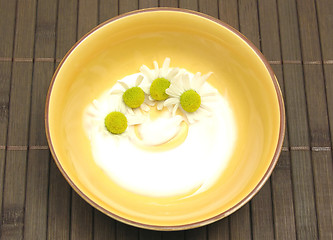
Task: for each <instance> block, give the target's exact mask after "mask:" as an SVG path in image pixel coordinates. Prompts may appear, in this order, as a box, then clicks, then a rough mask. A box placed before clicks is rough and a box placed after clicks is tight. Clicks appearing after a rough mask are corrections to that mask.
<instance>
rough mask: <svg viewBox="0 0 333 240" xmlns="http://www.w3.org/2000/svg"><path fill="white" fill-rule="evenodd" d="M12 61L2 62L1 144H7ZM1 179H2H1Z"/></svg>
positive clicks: (0, 63) (0, 101)
mask: <svg viewBox="0 0 333 240" xmlns="http://www.w3.org/2000/svg"><path fill="white" fill-rule="evenodd" d="M11 68H12V63H11V62H0V133H1V134H0V145H1V146H5V145H6V140H7V127H8V115H9V92H10V78H11ZM0 181H1V180H0Z"/></svg>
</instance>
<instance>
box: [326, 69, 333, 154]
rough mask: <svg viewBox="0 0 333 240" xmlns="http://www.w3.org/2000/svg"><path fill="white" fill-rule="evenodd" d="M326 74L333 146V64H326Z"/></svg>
mask: <svg viewBox="0 0 333 240" xmlns="http://www.w3.org/2000/svg"><path fill="white" fill-rule="evenodd" d="M324 74H325V82H326V94H327V105H328V115H329V123H330V130H331V147H332V148H333V107H332V106H333V64H330V65H327V64H325V65H324Z"/></svg>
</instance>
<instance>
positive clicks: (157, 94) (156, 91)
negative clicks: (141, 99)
mask: <svg viewBox="0 0 333 240" xmlns="http://www.w3.org/2000/svg"><path fill="white" fill-rule="evenodd" d="M169 86H170V82H169V80H167V79H165V78H156V79H155V80H154V81H153V82H152V84H151V85H150V95H151V97H152V98H153V99H155V100H157V101H162V100H165V99H167V98H168V97H169V96H168V94H166V93H165V90H166V89H167V88H168V87H169Z"/></svg>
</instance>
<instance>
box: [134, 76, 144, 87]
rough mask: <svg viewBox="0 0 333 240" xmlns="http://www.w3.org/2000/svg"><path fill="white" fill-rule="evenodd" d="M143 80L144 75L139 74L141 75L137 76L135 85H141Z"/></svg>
mask: <svg viewBox="0 0 333 240" xmlns="http://www.w3.org/2000/svg"><path fill="white" fill-rule="evenodd" d="M142 80H143V76H142V75H139V76H138V77H137V79H136V81H135V86H136V87H137V86H139V85H140V84H141V82H142Z"/></svg>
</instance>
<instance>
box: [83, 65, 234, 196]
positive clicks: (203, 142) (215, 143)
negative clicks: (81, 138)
mask: <svg viewBox="0 0 333 240" xmlns="http://www.w3.org/2000/svg"><path fill="white" fill-rule="evenodd" d="M183 71H185V70H183ZM189 74H191V73H189ZM192 75H193V74H192ZM137 76H138V74H133V75H129V76H127V77H125V78H124V79H122V81H125V82H129V83H131V82H133V81H135V79H136V78H137ZM204 87H205V88H207V89H208V90H212V91H217V90H216V89H215V88H214V87H213V86H212V85H210V84H209V83H205V86H204ZM114 88H116V87H113V89H110V90H108V91H107V92H105V93H104V94H102V95H101V96H99V97H98V98H97V99H96V100H97V101H98V102H99V103H100V104H101V105H106V104H108V103H109V102H110V101H112V96H110V94H109V92H110V91H112V90H114ZM209 105H210V106H209V107H210V108H211V109H213V111H212V114H211V116H207V117H205V118H202V119H200V121H196V122H194V123H191V124H189V123H188V122H186V121H185V119H184V118H183V116H182V115H181V114H176V115H175V116H174V115H173V114H171V113H169V112H168V111H161V113H160V114H159V116H158V117H157V118H152V117H151V116H150V115H149V114H146V115H145V117H146V121H144V122H143V123H141V124H139V125H137V126H136V127H133V126H132V127H130V128H129V129H128V131H130V132H131V133H132V134H130V135H129V137H112V136H110V134H108V133H107V131H103V130H101V128H98V127H93V126H92V125H91V124H87V123H89V122H90V118H91V116H90V115H89V114H84V117H83V120H84V122H85V124H84V126H85V131H86V133H87V135H88V136H89V138H90V142H91V150H92V154H93V157H94V160H95V162H96V164H97V165H98V166H100V167H101V168H102V169H103V170H104V171H105V173H106V174H107V175H108V176H109V177H110V178H111V179H112V180H113V181H115V182H116V183H117V184H119V185H121V186H122V187H124V188H126V189H128V190H129V191H133V192H136V193H138V194H142V195H148V196H153V197H167V196H177V195H181V196H186V195H187V196H189V195H192V194H197V193H200V192H202V191H205V190H207V189H208V188H209V187H210V186H212V185H213V184H214V182H215V181H216V180H217V178H218V177H219V176H220V175H221V173H222V171H223V170H224V168H225V167H226V165H227V164H228V161H229V159H230V156H231V154H232V153H233V149H234V144H235V141H236V131H237V129H236V124H235V120H234V116H233V112H232V109H231V108H230V106H229V104H228V101H227V100H226V99H225V98H224V97H223V96H222V95H221V94H217V96H216V99H215V100H214V101H212V102H210V103H209ZM89 107H91V106H88V107H87V109H89ZM184 126H185V127H187V131H186V133H187V136H186V138H185V140H184V141H182V142H180V143H179V144H178V145H176V146H175V147H173V148H171V149H167V150H157V151H154V147H155V146H161V145H163V144H166V143H167V142H169V141H170V140H172V139H174V138H176V137H177V136H178V135H179V134H184V131H181V130H182V129H183V128H184ZM144 146H147V147H149V148H145V147H144Z"/></svg>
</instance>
